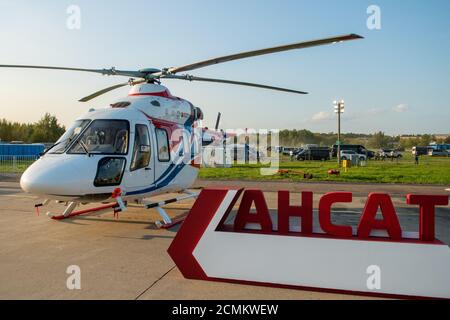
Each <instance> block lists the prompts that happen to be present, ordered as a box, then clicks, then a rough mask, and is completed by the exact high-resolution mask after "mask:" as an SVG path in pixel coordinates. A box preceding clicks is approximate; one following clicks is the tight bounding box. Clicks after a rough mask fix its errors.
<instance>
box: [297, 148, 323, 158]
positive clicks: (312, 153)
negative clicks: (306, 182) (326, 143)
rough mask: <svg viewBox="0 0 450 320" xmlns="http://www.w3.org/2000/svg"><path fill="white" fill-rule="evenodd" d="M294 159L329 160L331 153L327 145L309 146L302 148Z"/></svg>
mask: <svg viewBox="0 0 450 320" xmlns="http://www.w3.org/2000/svg"><path fill="white" fill-rule="evenodd" d="M296 159H297V160H299V161H304V160H330V159H331V153H330V148H328V147H311V148H305V149H302V150H301V151H300V152H299V153H297V155H296Z"/></svg>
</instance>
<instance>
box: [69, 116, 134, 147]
mask: <svg viewBox="0 0 450 320" xmlns="http://www.w3.org/2000/svg"><path fill="white" fill-rule="evenodd" d="M129 132H130V129H129V123H128V121H126V120H94V121H92V122H91V124H90V125H89V127H88V128H87V129H86V130H84V132H83V133H82V135H81V136H80V137H78V139H77V141H76V142H75V143H74V144H73V145H72V147H71V148H70V150H69V152H68V153H77V154H78V153H80V154H82V153H83V154H84V153H92V154H117V155H126V154H127V153H128V140H129Z"/></svg>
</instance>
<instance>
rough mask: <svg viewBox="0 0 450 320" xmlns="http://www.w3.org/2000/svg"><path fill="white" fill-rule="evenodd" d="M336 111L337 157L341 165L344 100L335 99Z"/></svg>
mask: <svg viewBox="0 0 450 320" xmlns="http://www.w3.org/2000/svg"><path fill="white" fill-rule="evenodd" d="M333 104H334V112H335V113H337V116H338V139H337V142H336V144H337V159H338V166H339V167H340V166H341V113H344V100H341V101H334V102H333Z"/></svg>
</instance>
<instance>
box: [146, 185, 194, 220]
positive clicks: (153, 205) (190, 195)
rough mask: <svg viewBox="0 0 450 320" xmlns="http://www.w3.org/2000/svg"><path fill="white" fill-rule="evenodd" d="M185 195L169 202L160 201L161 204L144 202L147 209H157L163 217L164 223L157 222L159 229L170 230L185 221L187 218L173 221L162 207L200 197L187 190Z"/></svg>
mask: <svg viewBox="0 0 450 320" xmlns="http://www.w3.org/2000/svg"><path fill="white" fill-rule="evenodd" d="M184 193H185V194H186V195H185V196H181V197H177V198H172V199H168V200H164V201H160V202H147V203H146V202H144V208H145V209H152V208H154V209H156V211H158V213H159V215H160V216H161V218H162V221H156V222H155V224H156V226H157V227H158V228H160V229H170V228H172V227H174V226H176V225H178V224H180V223H182V222H183V221H184V219H185V217H181V218H176V219H171V218H170V217H169V215H168V214H167V212H166V211H165V210H164V209H163V208H162V206H164V205H166V204H169V203H174V202H178V201H182V200H186V199H190V198H197V197H198V193H195V192H190V191H187V190H186V191H184Z"/></svg>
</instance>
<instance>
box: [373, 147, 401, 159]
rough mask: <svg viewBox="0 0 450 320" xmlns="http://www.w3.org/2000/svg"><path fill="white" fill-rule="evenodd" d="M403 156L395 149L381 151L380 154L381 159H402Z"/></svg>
mask: <svg viewBox="0 0 450 320" xmlns="http://www.w3.org/2000/svg"><path fill="white" fill-rule="evenodd" d="M401 157H403V156H402V154H401V153H400V152H399V151H398V150H393V149H381V150H380V152H379V158H380V159H382V160H383V159H400V158H401Z"/></svg>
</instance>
